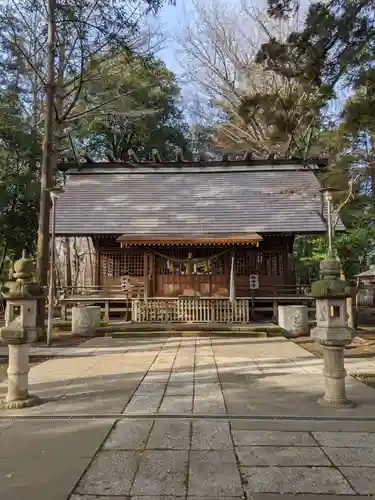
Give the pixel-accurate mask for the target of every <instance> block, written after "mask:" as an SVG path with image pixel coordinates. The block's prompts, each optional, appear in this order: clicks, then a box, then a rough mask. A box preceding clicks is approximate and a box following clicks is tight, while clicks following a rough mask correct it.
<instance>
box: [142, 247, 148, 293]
mask: <svg viewBox="0 0 375 500" xmlns="http://www.w3.org/2000/svg"><path fill="white" fill-rule="evenodd" d="M148 276H149V270H148V252H147V250H144V252H143V282H144V292H143V298H144V300H145V301H147V298H148V294H149V279H148Z"/></svg>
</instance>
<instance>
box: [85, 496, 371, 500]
mask: <svg viewBox="0 0 375 500" xmlns="http://www.w3.org/2000/svg"><path fill="white" fill-rule="evenodd" d="M117 498H118V497H116V498H114V499H113V500H117ZM185 498H186V497H185V496H182V497H181V496H178V497H177V496H174V495H173V496H169V495H168V496H165V495H162V496H159V495H157V496H155V495H152V496H148V495H147V496H143V495H142V496H131V497H129V500H130V499H131V500H185ZM88 500H90V499H88ZM98 500H101V499H98ZM110 500H112V499H110ZM201 500H202V499H201ZM220 500H221V499H220ZM367 500H368V499H367Z"/></svg>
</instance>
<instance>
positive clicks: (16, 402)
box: [0, 258, 45, 409]
mask: <svg viewBox="0 0 375 500" xmlns="http://www.w3.org/2000/svg"><path fill="white" fill-rule="evenodd" d="M33 269H34V265H33V262H32V260H31V259H28V258H22V259H20V260H18V261H17V262H15V264H14V270H15V273H14V274H13V276H14V278H16V279H15V281H10V282H7V283H6V284H5V286H3V287H2V288H1V293H2V296H3V297H4V298H5V299H6V311H5V327H3V328H2V329H1V330H0V340H1V341H2V342H3V343H5V344H7V345H8V346H9V362H8V393H7V395H6V398H5V400H4V401H2V402H1V403H0V407H1V408H5V409H19V408H26V407H30V406H35V405H37V404H40V399H39V398H38V397H37V396H32V395H30V394H29V391H28V385H29V384H28V377H29V343H30V342H33V341H35V340H37V338H38V328H37V323H36V322H37V318H36V316H37V303H38V300H39V299H40V298H41V297H43V296H44V295H45V291H44V289H43V288H42V287H41V286H40V285H39V284H38V283H35V282H33V281H32V273H33Z"/></svg>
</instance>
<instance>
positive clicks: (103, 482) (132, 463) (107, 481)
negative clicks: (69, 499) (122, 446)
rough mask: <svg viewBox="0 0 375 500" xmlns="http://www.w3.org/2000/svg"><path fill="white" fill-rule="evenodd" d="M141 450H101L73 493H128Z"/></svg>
mask: <svg viewBox="0 0 375 500" xmlns="http://www.w3.org/2000/svg"><path fill="white" fill-rule="evenodd" d="M141 457H142V452H137V451H102V452H100V453H98V455H97V456H96V457H95V458H94V460H93V462H92V463H91V465H90V467H89V469H88V471H87V472H86V473H85V475H84V476H83V477H82V479H81V480H80V482H79V483H78V486H77V489H76V491H75V493H87V494H93V495H129V493H130V490H131V487H132V484H133V481H134V477H135V473H136V472H137V469H138V465H139V462H140V460H141Z"/></svg>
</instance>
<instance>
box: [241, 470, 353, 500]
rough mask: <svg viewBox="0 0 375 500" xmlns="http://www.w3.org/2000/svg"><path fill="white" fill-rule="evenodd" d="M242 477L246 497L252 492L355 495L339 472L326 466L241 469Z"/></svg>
mask: <svg viewBox="0 0 375 500" xmlns="http://www.w3.org/2000/svg"><path fill="white" fill-rule="evenodd" d="M241 475H242V478H243V481H244V483H245V485H246V486H245V490H246V492H247V494H248V495H252V493H253V492H258V493H279V494H282V495H283V494H284V493H293V494H297V493H320V494H323V493H325V494H330V495H334V494H336V495H345V494H346V495H352V494H354V491H353V490H352V488H351V487H350V485H349V484H348V482H347V481H346V479H345V478H344V477H343V476H342V475H341V474H340V472H339V471H338V470H336V469H333V468H329V467H241Z"/></svg>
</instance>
